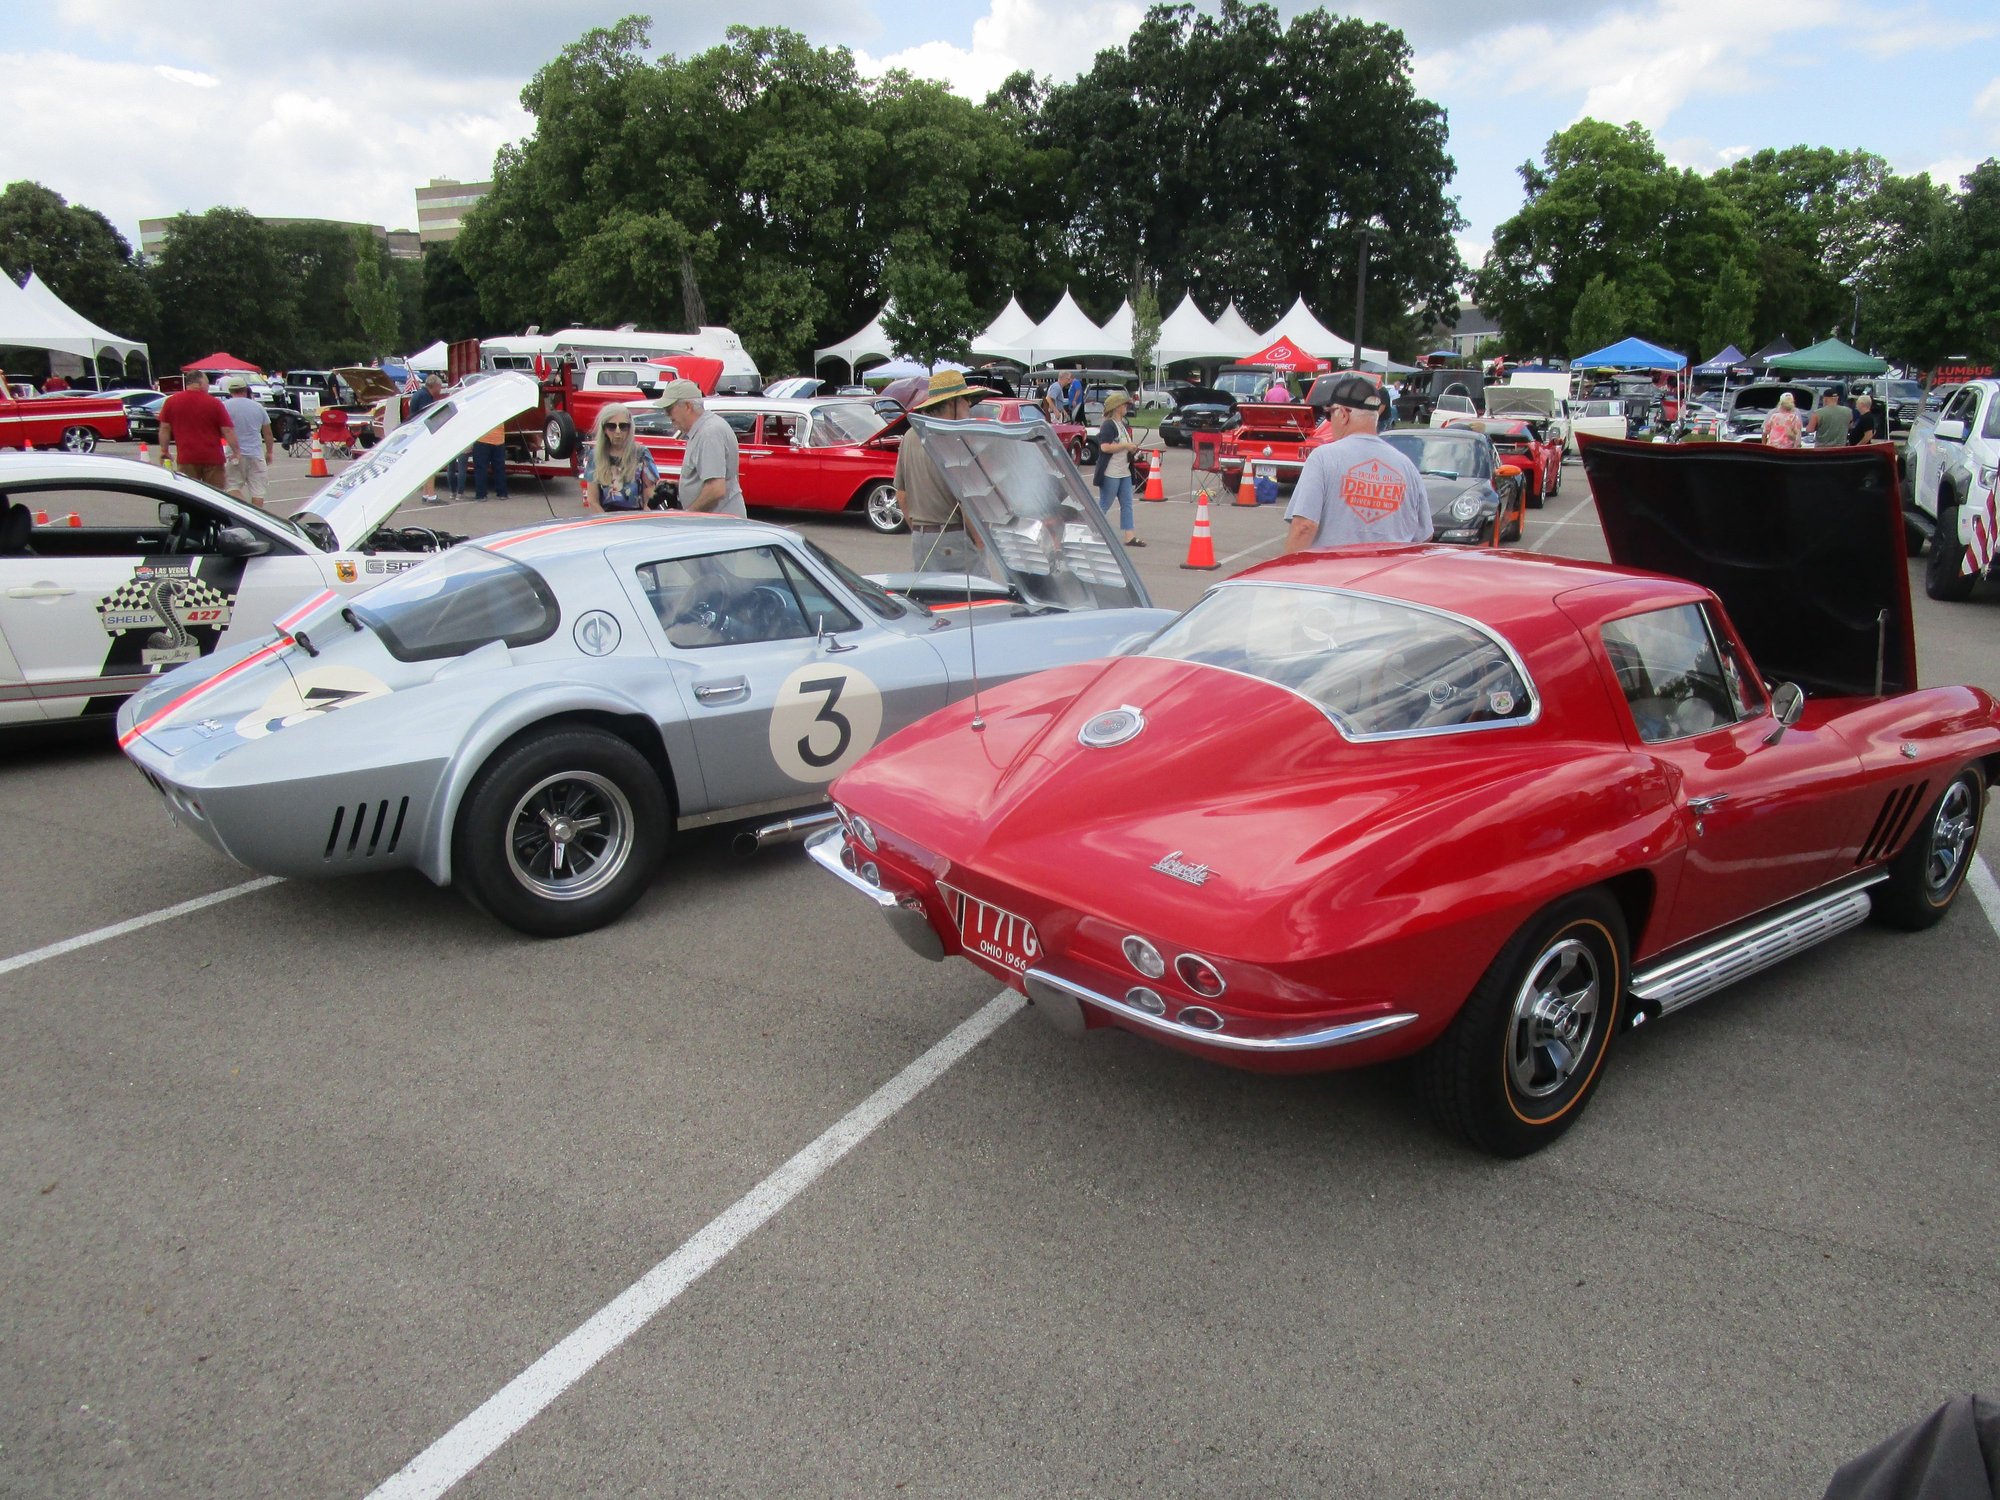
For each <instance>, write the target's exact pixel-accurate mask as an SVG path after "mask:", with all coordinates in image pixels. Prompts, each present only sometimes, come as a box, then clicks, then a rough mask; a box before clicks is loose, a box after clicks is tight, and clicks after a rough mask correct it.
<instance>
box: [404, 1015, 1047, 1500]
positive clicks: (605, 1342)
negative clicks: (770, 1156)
mask: <svg viewBox="0 0 2000 1500" xmlns="http://www.w3.org/2000/svg"><path fill="white" fill-rule="evenodd" d="M1025 1003H1026V1002H1025V1001H1023V1000H1022V998H1021V997H1020V996H1019V995H1017V994H1015V993H1014V992H1013V991H1012V990H1002V991H1001V992H1000V993H999V994H997V995H995V996H994V997H993V998H992V999H991V1000H989V1001H987V1002H986V1003H985V1004H984V1005H983V1006H981V1007H980V1008H979V1009H978V1010H977V1011H975V1012H973V1014H972V1015H971V1016H969V1017H967V1018H966V1019H965V1020H963V1021H961V1022H960V1023H959V1024H958V1025H957V1026H955V1027H953V1028H952V1030H951V1031H950V1032H949V1033H947V1034H946V1035H945V1037H944V1039H943V1040H942V1041H940V1042H938V1043H937V1044H936V1045H935V1046H933V1047H932V1048H931V1049H930V1050H929V1051H928V1052H926V1053H924V1055H923V1056H921V1057H919V1058H918V1059H917V1060H916V1061H915V1062H913V1063H911V1064H910V1065H909V1066H908V1067H907V1068H905V1069H903V1071H902V1072H900V1073H898V1074H897V1075H896V1076H895V1077H894V1078H892V1079H890V1080H889V1081H888V1082H887V1083H885V1084H883V1085H882V1087H881V1088H879V1089H877V1090H876V1091H875V1092H874V1093H872V1094H870V1095H869V1096H868V1097H867V1098H866V1099H864V1100H862V1101H861V1103H859V1104H857V1105H856V1106H855V1107H854V1108H853V1109H851V1110H849V1111H848V1112H847V1114H845V1115H843V1116H842V1117H841V1118H840V1119H839V1120H838V1121H837V1122H835V1123H834V1124H833V1125H832V1126H830V1127H829V1128H828V1129H827V1131H826V1132H825V1134H823V1135H821V1136H820V1137H819V1138H818V1139H817V1140H815V1141H814V1142H813V1143H812V1144H811V1145H809V1146H807V1147H806V1148H805V1149H804V1150H803V1151H801V1152H799V1154H798V1155H796V1156H794V1157H793V1158H792V1159H791V1160H790V1161H788V1162H786V1163H785V1164H784V1165H783V1166H781V1167H779V1168H778V1169H777V1171H775V1172H773V1173H772V1174H771V1175H770V1176H769V1177H766V1178H765V1179H764V1180H763V1181H762V1182H760V1183H758V1184H757V1185H756V1186H755V1187H754V1188H752V1189H751V1190H750V1191H749V1192H748V1193H746V1194H744V1195H743V1196H742V1197H741V1198H739V1199H737V1201H736V1202H735V1203H733V1204H731V1205H730V1206H729V1207H728V1208H726V1209H724V1210H723V1211H722V1213H721V1215H720V1216H718V1217H717V1218H715V1219H712V1220H711V1221H710V1222H709V1223H708V1224H707V1225H706V1226H705V1227H704V1228H702V1229H701V1230H699V1231H698V1232H697V1233H696V1234H695V1235H694V1237H693V1238H692V1239H690V1240H688V1241H687V1242H686V1243H684V1244H683V1245H682V1246H681V1247H680V1248H679V1249H678V1250H676V1251H674V1253H673V1254H672V1255H669V1256H668V1257H667V1258H666V1259H665V1260H663V1261H661V1262H660V1263H659V1264H658V1265H656V1266H654V1267H653V1268H652V1270H650V1271H648V1272H647V1273H646V1274H645V1275H644V1276H641V1277H640V1278H639V1279H638V1280H637V1281H635V1282H633V1283H632V1285H631V1286H629V1287H627V1288H626V1289H625V1290H624V1291H622V1292H620V1293H619V1294H618V1295H617V1296H616V1297H614V1298H612V1300H611V1301H609V1302H607V1303H606V1304H605V1305H604V1306H603V1307H601V1308H599V1309H598V1310H597V1311H596V1312H595V1313H593V1314H591V1316H590V1317H589V1318H588V1319H586V1320H585V1321H584V1322H583V1323H582V1324H581V1325H580V1326H579V1327H578V1328H577V1329H576V1331H575V1332H573V1333H571V1334H570V1335H569V1336H568V1337H567V1338H565V1339H564V1340H563V1341H562V1342H561V1343H559V1344H557V1345H556V1346H555V1347H554V1348H552V1349H550V1350H549V1351H548V1353H546V1354H544V1355H543V1356H542V1357H541V1358H540V1359H538V1360H536V1361H535V1362H534V1363H533V1364H531V1365H529V1366H528V1368H527V1369H525V1370H523V1371H522V1372H521V1373H520V1374H519V1375H516V1376H515V1377H514V1378H513V1379H512V1380H510V1381H509V1382H507V1384H506V1385H505V1386H503V1387H501V1389H500V1390H499V1391H498V1392H497V1393H496V1394H495V1395H494V1396H492V1397H491V1398H490V1399H489V1400H488V1401H486V1403H485V1404H484V1405H482V1406H481V1407H479V1409H478V1410H477V1411H474V1412H473V1413H472V1414H471V1415H470V1416H468V1417H466V1418H465V1420H463V1421H462V1422H460V1423H459V1424H458V1425H457V1426H456V1427H454V1428H452V1429H451V1431H449V1432H447V1433H446V1434H445V1435H444V1436H443V1437H441V1438H439V1439H438V1440H437V1441H436V1442H435V1443H432V1444H431V1445H430V1447H428V1448H426V1449H425V1450H424V1451H423V1452H422V1453H419V1454H418V1455H417V1456H416V1457H415V1458H413V1459H411V1460H410V1462H409V1463H408V1464H406V1465H405V1466H404V1467H403V1468H402V1469H401V1470H400V1471H399V1472H398V1473H396V1474H395V1475H394V1476H392V1477H391V1478H389V1479H388V1480H386V1481H385V1482H384V1483H383V1484H382V1485H380V1486H379V1487H378V1488H376V1489H375V1490H373V1491H371V1492H370V1494H369V1497H368V1500H415V1497H418V1496H434V1495H442V1494H443V1493H444V1492H445V1491H446V1490H448V1489H450V1488H451V1487H452V1486H453V1485H455V1484H457V1483H458V1482H459V1480H461V1479H463V1478H465V1476H466V1475H468V1474H470V1473H471V1472H472V1471H473V1470H474V1469H476V1468H478V1467H479V1465H480V1464H482V1463H483V1462H485V1461H486V1459H487V1458H488V1457H489V1456H490V1455H491V1454H492V1453H493V1452H494V1451H495V1450H497V1449H498V1448H499V1447H500V1446H501V1444H503V1443H505V1442H506V1441H507V1439H509V1438H511V1437H512V1436H513V1435H514V1434H515V1433H517V1432H519V1431H520V1430H521V1429H522V1428H523V1427H525V1426H527V1424H528V1423H529V1422H531V1421H533V1420H534V1419H535V1417H536V1416H538V1415H539V1414H540V1413H541V1412H542V1411H543V1409H544V1408H546V1407H547V1406H548V1405H549V1403H551V1402H552V1401H554V1400H555V1399H556V1397H558V1396H560V1395H561V1394H562V1393H563V1392H564V1391H566V1390H568V1389H569V1388H570V1387H571V1386H572V1385H574V1384H575V1383H576V1382H577V1381H578V1380H580V1379H582V1378H583V1376H584V1375H586V1374H587V1373H589V1371H590V1369H591V1367H592V1366H594V1365H595V1364H597V1362H598V1361H599V1360H601V1359H603V1358H604V1356H605V1355H607V1354H609V1353H611V1351H612V1350H614V1349H616V1348H617V1347H618V1346H619V1345H620V1344H622V1343H624V1342H625V1341H626V1340H627V1339H629V1338H630V1337H631V1336H632V1335H633V1334H635V1333H637V1332H638V1331H639V1330H640V1329H641V1328H644V1327H645V1326H646V1324H647V1323H649V1322H651V1321H652V1320H653V1319H654V1318H655V1317H657V1316H658V1315H659V1314H660V1313H661V1312H663V1311H664V1310H665V1309H666V1308H667V1307H668V1306H669V1305H670V1304H671V1303H672V1302H673V1300H674V1299H675V1298H676V1297H678V1296H680V1294H681V1293H682V1292H684V1291H686V1290H687V1289H688V1288H689V1287H691V1286H693V1285H694V1284H695V1282H697V1281H699V1280H700V1279H701V1278H702V1277H703V1276H704V1275H705V1274H707V1273H708V1272H709V1271H710V1270H712V1269H713V1268H714V1267H715V1266H716V1265H717V1264H718V1263H719V1262H720V1261H721V1260H722V1258H723V1257H724V1256H726V1255H728V1254H729V1252H730V1251H732V1250H734V1249H735V1248H736V1247H737V1246H738V1245H740V1244H742V1243H743V1241H745V1240H746V1239H748V1238H749V1237H750V1236H751V1235H752V1234H754V1233H756V1232H757V1230H758V1229H760V1228H761V1227H762V1226H763V1225H765V1224H766V1223H768V1222H769V1221H770V1220H771V1219H772V1218H773V1217H775V1216H776V1215H777V1214H778V1213H779V1211H780V1210H782V1209H783V1208H784V1207H785V1205H786V1204H788V1203H790V1202H791V1201H792V1200H793V1199H794V1198H796V1197H798V1195H799V1194H800V1193H802V1192H804V1191H805V1190H806V1189H807V1188H808V1187H810V1186H811V1185H812V1184H813V1183H814V1182H815V1181H817V1180H818V1179H819V1177H820V1176H821V1175H822V1174H823V1173H825V1171H826V1170H827V1168H829V1167H831V1166H832V1165H833V1164H834V1163H835V1162H837V1161H839V1160H840V1159H841V1157H843V1156H845V1155H846V1154H847V1153H848V1152H849V1151H852V1150H853V1149H854V1148H855V1147H856V1146H858V1145H860V1144H861V1143H862V1142H863V1141H865V1140H867V1139H868V1137H869V1136H870V1135H872V1134H873V1133H874V1132H875V1130H876V1128H877V1127H878V1126H880V1125H882V1124H883V1123H884V1122H885V1121H887V1120H889V1119H891V1118H892V1117H893V1116H894V1115H895V1114H896V1112H897V1111H898V1110H900V1109H902V1107H903V1106H904V1105H906V1104H908V1103H909V1102H910V1101H911V1100H912V1099H914V1098H916V1097H917V1095H919V1094H921V1093H922V1092H923V1091H924V1090H925V1089H926V1088H928V1087H929V1086H930V1085H931V1084H933V1083H935V1082H936V1081H937V1080H938V1079H939V1078H941V1077H943V1076H944V1074H945V1073H946V1072H947V1071H949V1070H950V1068H951V1066H952V1065H953V1064H954V1063H956V1062H957V1061H958V1060H959V1059H960V1058H962V1057H964V1056H965V1055H966V1054H967V1053H968V1052H970V1051H971V1050H972V1049H973V1048H974V1047H977V1046H978V1045H979V1044H980V1043H981V1042H983V1041H985V1040H986V1038H987V1037H989V1036H991V1035H992V1034H993V1033H994V1032H995V1031H997V1030H999V1029H1000V1027H1001V1026H1003V1025H1004V1024H1006V1022H1007V1021H1009V1020H1010V1019H1012V1018H1013V1016H1014V1015H1015V1013H1016V1012H1018V1011H1019V1010H1020V1009H1021V1007H1022V1006H1023V1005H1024V1004H1025Z"/></svg>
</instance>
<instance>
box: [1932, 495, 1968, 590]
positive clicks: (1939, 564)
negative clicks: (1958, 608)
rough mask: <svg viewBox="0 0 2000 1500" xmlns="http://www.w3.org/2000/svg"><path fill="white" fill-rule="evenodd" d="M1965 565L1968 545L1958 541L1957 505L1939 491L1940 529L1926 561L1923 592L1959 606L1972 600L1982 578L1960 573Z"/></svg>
mask: <svg viewBox="0 0 2000 1500" xmlns="http://www.w3.org/2000/svg"><path fill="white" fill-rule="evenodd" d="M1964 566H1965V543H1963V542H1961V541H1960V540H1959V539H1958V502H1957V501H1956V500H1953V499H1948V498H1946V495H1945V492H1944V491H1943V490H1939V491H1938V509H1937V530H1936V531H1934V532H1932V533H1931V550H1930V554H1929V556H1928V557H1926V558H1925V560H1924V592H1925V593H1926V594H1928V595H1930V596H1931V598H1933V599H1941V600H1943V601H1944V602H1945V603H1947V604H1957V603H1959V602H1960V601H1962V600H1965V599H1970V598H1971V597H1972V586H1973V585H1974V584H1976V583H1977V582H1979V579H1978V578H1977V577H1976V576H1975V575H1973V574H1971V573H1966V572H1963V571H1961V570H1962V569H1963V568H1964Z"/></svg>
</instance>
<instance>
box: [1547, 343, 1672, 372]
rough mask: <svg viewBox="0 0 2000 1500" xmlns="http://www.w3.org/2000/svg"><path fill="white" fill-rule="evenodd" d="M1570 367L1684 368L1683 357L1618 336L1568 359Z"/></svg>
mask: <svg viewBox="0 0 2000 1500" xmlns="http://www.w3.org/2000/svg"><path fill="white" fill-rule="evenodd" d="M1569 367H1570V368H1571V369H1572V370H1684V369H1686V368H1687V356H1686V355H1684V354H1676V353H1674V351H1673V350H1671V349H1662V348H1661V347H1660V346H1659V345H1658V344H1649V343H1647V342H1646V341H1645V340H1644V339H1637V338H1633V339H1620V340H1619V341H1618V342H1617V343H1615V344H1607V345H1605V346H1604V347H1603V348H1602V349H1596V350H1593V351H1591V352H1590V353H1589V354H1586V355H1584V356H1583V357H1582V358H1580V359H1573V360H1571V361H1570V362H1569Z"/></svg>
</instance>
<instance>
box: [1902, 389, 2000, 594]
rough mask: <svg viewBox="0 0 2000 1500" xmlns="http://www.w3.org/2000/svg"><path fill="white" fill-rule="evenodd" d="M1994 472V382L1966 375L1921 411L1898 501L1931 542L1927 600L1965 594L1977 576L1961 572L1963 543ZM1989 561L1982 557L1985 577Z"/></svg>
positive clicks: (1998, 401)
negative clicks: (1931, 408) (1938, 402)
mask: <svg viewBox="0 0 2000 1500" xmlns="http://www.w3.org/2000/svg"><path fill="white" fill-rule="evenodd" d="M1997 477H2000V380H1972V381H1967V382H1966V383H1965V384H1964V385H1962V386H1960V387H1959V388H1958V389H1957V390H1956V391H1954V392H1953V393H1952V394H1951V396H1950V398H1949V399H1948V400H1947V401H1946V402H1945V404H1944V406H1943V407H1942V408H1941V409H1939V410H1938V411H1937V412H1935V413H1933V412H1925V413H1923V414H1922V415H1921V416H1919V417H1918V418H1917V424H1916V426H1915V428H1914V429H1913V430H1912V431H1911V433H1910V446H1909V486H1908V489H1907V490H1906V492H1905V498H1904V501H1903V506H1904V510H1905V512H1906V513H1907V515H1908V517H1909V520H1910V522H1911V523H1912V525H1913V526H1915V527H1916V529H1918V530H1920V531H1922V532H1923V533H1924V535H1925V536H1926V537H1927V538H1929V540H1930V544H1931V550H1930V557H1929V559H1928V560H1927V561H1926V563H1925V565H1924V592H1925V593H1927V594H1929V595H1930V596H1931V597H1932V598H1933V599H1964V598H1966V597H1968V596H1969V595H1970V594H1971V593H1972V588H1973V585H1974V584H1975V583H1977V582H1978V581H1979V574H1977V573H1968V572H1965V571H1964V563H1965V548H1966V544H1967V543H1969V542H1971V541H1972V539H1973V519H1974V517H1973V509H1974V507H1975V506H1978V507H1981V508H1985V507H1987V506H1989V505H1990V504H1991V500H1990V497H1991V495H1992V492H1993V485H1994V481H1995V479H1996V478H1997ZM1987 524H1990V521H1989V522H1988V523H1987ZM1995 558H1996V559H2000V553H1996V554H1995ZM1995 566H1996V565H1995V561H1994V560H1989V561H1988V562H1987V565H1986V572H1987V574H1988V575H1989V576H1990V575H1992V574H1993V573H1994V572H1995Z"/></svg>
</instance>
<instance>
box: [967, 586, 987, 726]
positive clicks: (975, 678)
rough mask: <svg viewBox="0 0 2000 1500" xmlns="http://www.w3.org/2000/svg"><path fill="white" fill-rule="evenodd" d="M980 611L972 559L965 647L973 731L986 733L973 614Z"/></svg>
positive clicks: (968, 587)
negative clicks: (968, 656)
mask: <svg viewBox="0 0 2000 1500" xmlns="http://www.w3.org/2000/svg"><path fill="white" fill-rule="evenodd" d="M978 613H979V611H977V610H976V609H974V608H973V607H972V561H971V559H970V558H968V559H966V564H965V648H966V650H967V652H969V653H970V654H971V657H972V732H973V733H974V734H984V733H985V732H986V720H985V719H984V718H983V717H982V716H981V715H980V712H979V634H978V632H977V630H975V629H974V627H973V623H972V621H973V616H975V615H976V614H978Z"/></svg>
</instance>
